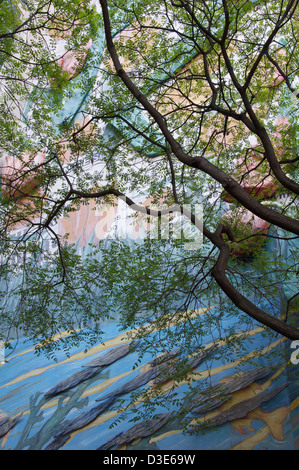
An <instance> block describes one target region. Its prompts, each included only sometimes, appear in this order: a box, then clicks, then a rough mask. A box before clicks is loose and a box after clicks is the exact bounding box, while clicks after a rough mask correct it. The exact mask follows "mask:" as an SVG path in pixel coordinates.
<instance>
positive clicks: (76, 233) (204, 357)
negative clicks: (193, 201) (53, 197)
mask: <svg viewBox="0 0 299 470" xmlns="http://www.w3.org/2000/svg"><path fill="white" fill-rule="evenodd" d="M116 33H117V32H115V34H116ZM103 44H104V39H103V37H102V38H98V39H97V41H90V42H89V43H88V45H87V46H86V56H84V61H85V60H88V51H89V50H91V51H92V50H93V48H96V49H97V51H98V52H99V51H102V50H103ZM190 59H191V57H185V58H184V63H187V62H188V61H190ZM84 61H83V63H81V64H78V60H77V58H76V56H74V55H72V56H70V55H67V54H66V55H65V57H63V59H62V61H61V66H62V67H63V68H64V70H66V71H67V72H69V74H70V76H69V79H70V80H72V81H73V83H74V90H76V78H77V75H78V73H79V71H78V68H79V69H80V67H83V65H84ZM183 65H184V64H182V63H180V64H173V67H174V70H178V69H179V68H181V67H182V66H183ZM96 69H97V67H96V66H95V69H94V70H92V69H89V70H90V73H91V77H95V76H96ZM163 79H164V78H163V77H160V82H161V83H162V82H163ZM87 99H88V92H86V91H85V92H84V93H83V92H82V90H81V89H79V88H78V90H77V93H74V94H73V96H72V98H71V100H70V101H69V102H67V103H66V105H65V108H64V110H63V111H62V112H61V115H60V116H59V118H57V116H56V118H55V119H56V124H57V123H59V122H62V121H63V120H64V119H66V118H70V117H71V118H72V119H73V120H75V119H80V111H81V110H82V109H83V106H84V102H85V100H87ZM29 109H30V104H29V105H28V108H27V111H28V110H29ZM136 113H137V111H136V112H134V111H130V113H129V114H128V116H126V117H127V119H128V120H131V121H132V122H134V120H135V119H140V116H137V114H136ZM81 117H82V116H81ZM25 118H26V113H25ZM55 119H54V121H55ZM116 125H117V123H115V122H110V123H109V125H107V132H108V131H109V132H116V131H117V132H121V131H122V129H119V128H118V129H116ZM132 147H133V148H134V149H136V150H140V149H142V150H143V151H144V153H146V148H145V147H146V145H145V143H144V142H143V141H142V140H138V139H136V140H133V141H132ZM149 155H150V156H151V154H149ZM153 156H154V154H153ZM239 164H241V165H242V164H243V163H242V162H239ZM257 179H258V175H257ZM258 181H259V179H258ZM244 185H246V188H248V191H252V190H253V188H255V190H258V191H259V192H262V194H263V198H264V200H265V201H267V200H268V199H269V198H270V197H271V196H273V194H274V192H275V187H273V184H272V181H271V180H263V183H262V185H261V186H258V189H256V188H257V182H256V180H254V181H247V182H246V181H245V182H244ZM143 201H144V204H146V203H147V200H146V198H143ZM223 203H224V205H223V208H224V210H223V217H224V219H225V217H226V218H229V219H230V220H233V218H234V217H235V216H238V217H241V220H242V223H244V224H245V225H246V226H248V224H251V229H252V231H253V232H255V233H258V232H260V231H261V232H263V233H265V234H269V233H271V227H270V226H269V225H267V224H266V225H265V224H264V223H263V222H262V221H260V220H257V218H254V217H253V216H252V215H251V214H250V213H248V212H245V213H242V214H237V215H236V209H235V208H234V205H233V201H232V200H230V199H229V198H228V197H227V196H226V195H225V194H223ZM276 203H279V201H278V202H277V201H276ZM120 217H121V211H120V207H119V201H117V200H115V204H114V205H111V204H110V205H109V207H104V206H96V205H95V204H94V203H93V202H91V203H90V204H89V205H84V206H82V207H81V208H80V209H79V210H78V211H77V212H72V213H71V214H70V215H69V216H68V217H63V218H61V219H60V221H59V223H58V233H59V234H60V235H62V236H63V235H65V234H69V235H68V237H69V241H70V242H71V243H76V244H77V246H78V249H79V250H80V249H81V250H83V249H85V248H86V247H87V246H88V244H96V243H97V242H98V241H99V240H103V239H108V238H109V235H110V236H111V235H112V234H113V232H114V231H115V230H119V222H117V221H119V220H120V219H119V218H120ZM142 223H143V222H142V221H140V220H134V221H133V222H132V224H131V229H130V232H129V236H128V238H129V240H130V241H131V242H132V243H134V241H136V240H137V239H140V237H141V236H142V231H143V229H145V228H146V227H143V226H142ZM292 243H298V240H297V241H285V240H284V241H283V240H278V239H275V238H268V239H267V241H266V246H265V248H266V250H269V251H270V252H271V251H274V252H275V251H278V250H279V251H280V252H284V253H285V256H286V258H288V256H291V251H292ZM235 250H236V255H237V256H239V257H243V256H248V254H252V253H253V252H254V250H255V246H248V245H246V246H245V247H244V246H237V247H236V248H235ZM248 250H249V251H248ZM90 255H91V256H92V249H91V251H90ZM289 289H290V287H289V285H288V284H285V285H282V296H281V299H280V302H281V305H278V308H280V307H281V308H282V304H283V302H284V300H285V298H287V297H289V296H290V295H291V293H290V292H289ZM217 309H219V306H218V305H217V304H215V306H213V307H212V310H213V312H215V314H216V313H217ZM207 314H208V312H207V309H204V308H203V309H195V310H194V311H192V312H189V316H191V318H192V319H193V320H194V321H196V320H197V319H198V318H200V317H201V316H205V315H207ZM293 315H294V318H296V317H297V318H298V311H294V312H293ZM179 318H180V320H179V321H178V319H177V318H176V317H175V316H174V318H172V322H170V323H169V327H168V329H167V331H166V330H165V331H164V330H161V332H160V334H161V337H163V335H167V334H168V332H169V331H170V330H171V329H172V328H174V324H175V325H176V328H178V324H180V323H181V325H182V327H183V324H184V318H182V317H179ZM191 321H192V320H191ZM103 330H104V331H103V341H102V342H99V343H98V344H96V345H94V346H93V347H91V348H89V349H88V350H87V351H86V350H85V349H86V348H85V347H84V340H82V343H81V345H80V347H78V346H76V347H72V348H71V349H70V351H69V355H68V356H66V355H65V354H64V351H57V353H56V360H51V359H49V358H48V357H45V356H43V355H36V354H35V349H34V345H33V343H32V342H31V341H30V339H27V338H20V339H18V340H15V341H13V342H12V343H11V346H12V349H11V350H10V351H9V354H8V355H5V354H4V355H3V361H2V363H1V366H0V446H1V449H3V450H58V449H62V450H77V449H82V450H109V449H114V450H115V449H117V450H169V451H170V450H202V449H205V450H293V449H299V394H298V391H299V364H298V365H297V364H296V361H293V363H292V362H291V361H289V363H286V364H285V365H284V366H279V367H277V364H276V354H275V352H276V351H278V352H279V351H285V353H286V356H288V357H289V358H291V355H292V353H293V349H292V348H291V344H290V342H289V341H288V340H286V339H285V338H281V337H280V336H277V337H276V338H275V339H274V340H272V342H269V341H268V340H265V336H264V334H263V329H262V328H261V327H260V325H258V324H256V325H255V326H254V327H253V328H252V329H251V330H249V331H247V332H246V336H245V337H244V338H243V340H242V341H244V345H245V347H246V350H247V357H246V359H247V361H246V362H244V358H243V357H240V355H239V353H238V351H235V355H234V354H231V356H230V359H229V360H227V357H226V356H225V355H222V354H221V348H222V347H223V346H224V344H223V342H222V339H221V338H217V337H215V336H212V335H211V336H209V335H206V337H205V339H204V345H203V348H202V349H200V350H198V351H195V352H193V353H192V354H190V356H188V357H183V358H182V353H181V344H180V340H179V338H180V336H179V335H178V341H177V345H176V348H175V349H173V350H171V351H169V353H168V354H166V353H163V352H162V351H159V348H158V347H157V354H156V356H155V357H153V356H152V354H144V356H143V358H142V362H141V363H139V364H138V366H137V367H134V365H135V364H136V363H138V359H139V355H138V341H141V342H142V341H144V339H143V338H142V337H141V339H138V340H137V339H136V340H135V339H134V337H133V339H132V335H133V336H134V332H132V331H123V330H121V329H119V326H118V324H117V322H115V321H111V322H109V321H107V322H106V323H105V324H104V326H103ZM241 330H242V328H241V325H240V331H241ZM82 333H84V332H82ZM64 334H65V335H67V334H68V333H66V332H61V335H64ZM79 334H80V333H79ZM143 334H144V336H146V335H151V334H152V333H151V332H148V333H147V332H146V331H145V332H144V333H143ZM256 351H260V354H259V359H258V361H255V360H253V359H254V358H255V352H256ZM251 358H252V361H251ZM180 359H184V360H186V361H187V363H188V364H189V365H190V367H191V372H190V373H189V374H188V376H187V377H186V380H185V381H183V382H179V383H176V382H175V381H174V380H169V371H171V370H172V368H173V367H175V363H176V361H177V360H180ZM190 385H191V386H192V387H193V388H194V391H195V393H193V395H192V398H190V399H188V391H189V389H190ZM155 388H157V390H158V394H159V396H160V397H162V398H163V395H164V394H165V395H166V394H167V393H168V391H169V390H170V389H172V388H174V389H175V390H176V393H177V394H178V397H185V398H184V403H183V407H182V409H181V410H178V409H177V407H176V405H175V404H173V405H172V406H170V407H169V408H168V409H165V407H163V406H162V401H161V405H160V406H157V407H156V410H155V413H156V415H155V417H151V418H147V419H146V418H145V419H141V418H138V420H137V422H136V421H135V420H134V417H135V414H134V413H133V410H132V411H131V409H132V408H133V404H135V405H136V404H137V405H138V407H139V409H142V406H143V403H144V400H145V399H144V398H143V395H142V392H143V391H147V390H149V389H155ZM197 389H198V392H197ZM135 391H138V393H139V394H138V395H137V396H136V398H135V400H136V402H135V403H132V398H131V392H135ZM124 412H125V419H120V418H121V417H122V416H123V413H124Z"/></svg>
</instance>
